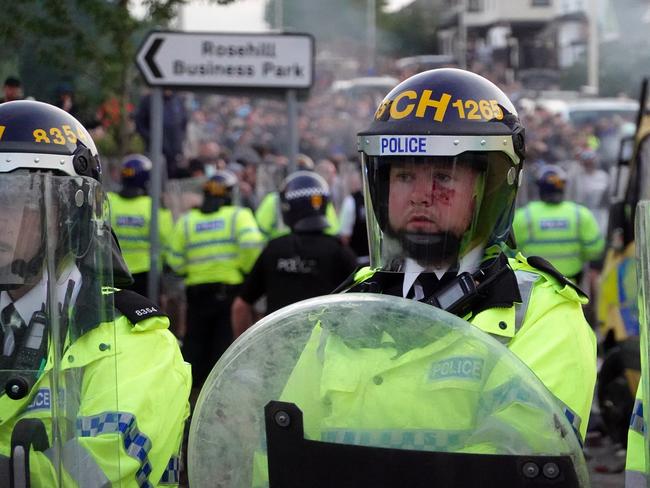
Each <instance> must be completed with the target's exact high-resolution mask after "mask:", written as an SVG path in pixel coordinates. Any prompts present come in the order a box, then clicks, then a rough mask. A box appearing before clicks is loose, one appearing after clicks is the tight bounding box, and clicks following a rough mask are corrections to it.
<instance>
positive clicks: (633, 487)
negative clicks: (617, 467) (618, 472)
mask: <svg viewBox="0 0 650 488" xmlns="http://www.w3.org/2000/svg"><path fill="white" fill-rule="evenodd" d="M625 488H648V479H647V477H646V475H645V473H641V472H640V471H632V470H631V469H626V470H625Z"/></svg>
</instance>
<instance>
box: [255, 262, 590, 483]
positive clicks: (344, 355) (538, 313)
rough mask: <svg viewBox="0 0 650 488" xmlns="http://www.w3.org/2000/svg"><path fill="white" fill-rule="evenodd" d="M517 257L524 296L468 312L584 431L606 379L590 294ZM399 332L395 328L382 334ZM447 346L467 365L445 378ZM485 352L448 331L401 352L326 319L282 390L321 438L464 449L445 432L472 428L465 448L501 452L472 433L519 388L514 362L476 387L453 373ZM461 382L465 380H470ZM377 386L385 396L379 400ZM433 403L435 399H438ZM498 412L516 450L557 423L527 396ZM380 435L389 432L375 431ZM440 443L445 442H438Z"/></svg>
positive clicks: (262, 461) (472, 366)
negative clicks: (450, 337) (590, 316)
mask: <svg viewBox="0 0 650 488" xmlns="http://www.w3.org/2000/svg"><path fill="white" fill-rule="evenodd" d="M509 265H510V267H511V268H512V269H513V270H514V271H515V275H516V277H517V282H518V285H519V290H520V294H521V297H522V303H515V304H514V305H513V306H512V307H509V308H491V309H487V310H485V311H482V312H480V313H478V314H476V315H475V316H470V317H465V318H466V319H467V320H469V322H470V323H471V324H473V325H474V326H476V327H478V328H479V329H481V330H483V331H484V332H486V333H488V334H490V335H491V336H493V337H495V338H496V339H498V340H499V341H500V342H501V343H503V344H505V345H506V346H507V347H508V349H510V351H512V352H513V353H514V354H515V355H516V356H517V357H518V358H519V359H520V360H521V361H522V362H523V363H524V364H525V365H526V366H528V367H529V368H530V369H531V371H532V372H533V373H535V375H536V376H537V377H538V378H539V379H540V380H541V382H542V383H543V384H544V386H545V387H546V388H547V389H548V390H549V391H550V392H551V393H552V394H553V395H554V396H555V398H556V399H557V400H558V406H559V407H560V408H561V409H562V410H563V411H564V413H565V415H566V417H567V418H568V419H569V421H570V422H571V424H572V425H573V427H574V429H575V431H576V433H579V437H580V438H581V439H584V437H585V434H586V429H587V423H588V419H589V412H590V407H591V402H592V397H593V391H594V386H595V383H596V338H595V335H594V333H593V331H592V330H591V328H590V326H589V324H588V323H587V321H586V319H585V318H584V314H583V312H582V305H583V304H584V303H586V302H587V298H586V297H584V296H583V295H581V294H579V293H578V292H577V291H576V290H575V289H574V288H573V287H571V286H568V285H564V284H561V283H560V282H559V281H558V280H557V279H556V278H554V277H553V276H551V275H549V274H548V273H545V272H543V271H540V270H538V269H536V268H534V267H532V266H530V265H529V264H528V263H527V261H526V259H525V258H524V257H523V256H522V255H521V254H519V255H518V256H517V257H516V258H514V259H510V260H509ZM373 274H374V273H373V271H372V270H370V269H369V268H365V269H363V270H361V271H360V272H359V273H357V283H359V282H361V281H365V280H367V279H368V278H370V277H371V276H372V275H373ZM390 341H391V338H390V337H386V338H382V341H381V342H382V344H383V343H385V342H390ZM438 349H443V350H444V351H445V355H447V354H448V355H449V356H448V357H449V360H450V361H454V360H456V361H457V363H458V364H451V363H450V364H448V365H444V364H443V365H440V371H439V374H438V376H439V378H435V379H436V380H439V381H423V380H422V379H423V378H427V377H429V376H430V375H432V374H433V375H435V374H436V372H435V368H432V366H431V364H430V361H425V359H426V358H427V357H430V356H431V355H432V354H435V351H437V350H438ZM470 349H471V350H470ZM482 354H483V352H482V351H480V350H477V348H468V347H466V345H464V344H462V343H460V342H458V341H457V342H456V343H445V341H444V340H442V341H436V342H432V343H431V344H429V345H427V346H424V347H422V348H421V349H418V350H412V351H408V352H407V353H404V354H402V355H400V356H399V357H397V358H396V356H395V354H394V350H392V349H390V348H367V349H361V348H358V349H354V350H353V349H351V348H348V347H346V346H345V344H343V341H341V340H340V339H339V338H338V337H337V336H336V334H329V335H327V334H325V332H324V331H323V329H321V328H320V327H317V328H316V329H315V330H314V332H313V333H312V336H311V338H310V339H309V341H308V342H307V345H306V346H305V349H304V350H303V353H302V355H301V357H300V359H299V361H298V363H297V364H296V367H295V368H294V370H293V371H292V373H291V376H290V378H289V380H288V382H287V384H286V386H285V389H284V391H283V393H282V395H281V399H282V400H283V401H290V402H293V403H295V404H296V405H298V406H299V408H301V410H302V411H303V413H304V417H303V422H304V428H305V435H306V437H309V438H312V439H313V438H315V439H319V440H326V441H330V442H339V443H351V444H362V445H375V446H382V447H390V448H401V449H424V450H438V449H442V448H445V449H451V450H454V448H453V447H450V445H451V444H450V441H449V436H442V437H441V432H444V431H448V432H451V433H452V434H453V435H459V436H461V437H462V432H469V435H470V438H469V439H462V438H460V437H459V439H458V440H459V443H460V444H462V445H464V446H466V447H465V450H469V452H474V453H491V446H490V443H489V439H488V438H486V437H485V436H483V437H482V434H480V433H479V434H477V435H476V437H477V438H476V439H472V438H471V436H472V435H473V434H472V433H471V431H472V426H473V422H474V420H475V419H474V417H473V415H474V413H475V412H476V405H477V404H479V405H486V404H490V402H492V401H499V399H502V400H503V397H504V396H505V397H508V395H509V394H510V393H511V392H516V391H517V387H516V386H513V387H511V386H512V381H504V379H507V378H508V374H507V371H499V370H498V368H495V369H494V370H492V371H491V372H490V375H489V378H488V379H487V380H486V381H485V382H479V381H477V382H476V385H477V387H476V391H474V392H472V385H471V382H468V381H467V378H466V377H463V378H452V377H451V376H450V375H449V374H446V373H445V371H447V372H448V371H451V370H452V369H454V368H455V369H456V370H459V371H462V373H463V375H470V376H471V375H472V374H473V372H474V371H475V370H476V368H479V367H482V366H481V365H482V364H484V363H483V362H482V359H481V358H482V356H481V355H482ZM445 367H446V368H447V370H445V369H444V368H445ZM456 382H459V385H460V384H461V383H462V388H460V387H459V385H456V384H455V383H456ZM387 389H388V391H387ZM374 395H377V401H373V397H374ZM379 398H381V401H379ZM434 398H435V400H434ZM505 403H508V402H507V401H506V402H505ZM433 404H435V408H431V405H433ZM374 405H377V406H380V408H375V407H374ZM493 412H494V413H493V414H492V415H493V420H492V422H494V423H495V424H494V425H496V424H499V423H501V424H502V425H504V426H506V430H508V431H509V432H511V433H512V443H513V446H512V448H513V450H514V452H516V450H517V446H519V445H521V446H543V445H544V442H546V441H547V439H545V438H544V437H545V434H546V433H547V431H548V428H547V427H544V426H540V423H539V422H538V419H539V418H540V415H539V412H535V409H528V408H525V407H524V406H523V404H522V405H519V406H513V407H512V408H507V409H502V410H500V409H499V408H495V409H493ZM496 430H497V431H498V428H497V429H496ZM373 435H374V436H379V437H377V438H376V439H371V437H372V436H373ZM354 436H361V437H359V438H354ZM364 436H365V437H364ZM381 436H384V437H385V438H384V437H381ZM438 442H441V443H442V444H444V445H442V444H441V445H440V446H438V445H437V444H436V443H438ZM548 442H552V441H551V440H550V439H549V440H548ZM414 443H417V445H416V444H414ZM423 443H425V444H426V445H423ZM427 443H428V444H427ZM519 443H521V444H519ZM524 451H525V450H524ZM265 473H266V456H265V455H264V454H263V453H261V452H259V453H256V455H255V459H254V468H253V479H254V482H253V485H254V486H262V485H263V484H264V482H265V480H266V477H265Z"/></svg>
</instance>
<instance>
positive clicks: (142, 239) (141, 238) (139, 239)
mask: <svg viewBox="0 0 650 488" xmlns="http://www.w3.org/2000/svg"><path fill="white" fill-rule="evenodd" d="M119 240H120V242H122V241H133V242H149V236H125V235H121V236H120V237H119Z"/></svg>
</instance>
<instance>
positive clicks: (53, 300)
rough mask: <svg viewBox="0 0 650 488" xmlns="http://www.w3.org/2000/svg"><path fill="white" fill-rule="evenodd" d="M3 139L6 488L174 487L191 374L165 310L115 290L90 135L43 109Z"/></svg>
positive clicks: (12, 120) (1, 113)
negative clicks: (16, 487) (36, 487)
mask: <svg viewBox="0 0 650 488" xmlns="http://www.w3.org/2000/svg"><path fill="white" fill-rule="evenodd" d="M0 128H1V132H2V136H1V137H0V152H1V153H2V158H1V160H2V162H1V163H0V226H1V227H2V233H1V234H0V347H1V349H2V350H1V352H0V485H1V486H28V485H29V483H30V481H31V483H32V484H34V485H37V486H59V484H60V483H62V484H63V485H65V486H107V485H111V486H113V485H115V486H154V485H156V486H157V485H158V484H165V483H171V484H174V483H178V475H179V451H180V447H181V439H182V434H183V427H184V423H185V420H186V419H187V417H188V414H189V404H188V396H189V391H190V381H191V380H190V372H189V366H188V365H187V364H186V363H184V362H183V359H182V356H181V353H180V350H179V348H178V344H177V342H176V340H175V338H174V336H173V335H172V334H171V333H170V332H169V331H168V330H167V329H168V327H169V320H168V319H167V317H166V316H165V315H164V314H162V313H161V312H160V311H159V310H158V308H157V305H155V304H154V303H152V302H150V301H149V300H147V299H146V298H144V297H142V296H140V295H138V294H136V293H134V292H132V291H119V290H117V289H116V288H113V285H116V286H123V285H125V284H128V283H129V282H130V281H131V278H130V275H129V272H128V269H127V268H126V265H125V264H124V261H123V260H122V257H121V255H120V251H119V247H118V245H117V241H116V240H115V239H114V237H112V234H111V231H110V220H109V216H108V212H107V209H108V205H107V204H106V197H105V194H104V192H103V190H102V188H101V184H100V177H101V166H100V162H99V156H98V154H97V150H96V148H95V145H94V143H93V141H92V139H91V137H90V135H89V133H88V132H87V131H86V130H85V129H84V128H83V127H82V126H81V124H80V123H79V122H78V121H77V120H76V119H75V118H74V117H72V116H71V115H70V114H68V113H66V112H65V111H63V110H61V109H59V108H57V107H54V106H52V105H48V104H45V103H41V102H35V101H15V102H7V103H4V104H2V105H0ZM118 400H119V401H118ZM21 480H22V482H26V484H21Z"/></svg>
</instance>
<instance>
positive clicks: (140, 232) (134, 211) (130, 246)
mask: <svg viewBox="0 0 650 488" xmlns="http://www.w3.org/2000/svg"><path fill="white" fill-rule="evenodd" d="M108 201H109V203H110V206H111V228H112V229H113V230H114V231H115V235H117V238H118V240H119V241H120V248H121V249H122V256H124V260H125V261H126V264H127V266H128V267H129V271H130V272H131V273H133V274H135V273H145V272H147V271H149V268H150V267H151V241H150V233H151V197H149V196H147V195H141V196H137V197H134V198H124V197H122V196H120V195H119V194H117V193H112V192H109V193H108ZM173 227H174V224H173V221H172V214H171V212H170V211H169V210H167V209H165V208H161V209H160V210H159V211H158V229H159V236H160V251H161V255H162V256H163V257H164V258H165V259H166V257H167V253H168V252H169V238H170V236H171V233H172V229H173ZM161 264H162V260H161Z"/></svg>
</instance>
